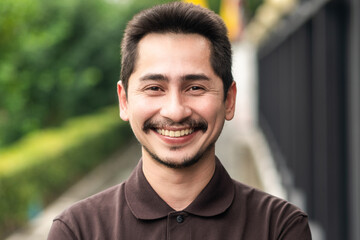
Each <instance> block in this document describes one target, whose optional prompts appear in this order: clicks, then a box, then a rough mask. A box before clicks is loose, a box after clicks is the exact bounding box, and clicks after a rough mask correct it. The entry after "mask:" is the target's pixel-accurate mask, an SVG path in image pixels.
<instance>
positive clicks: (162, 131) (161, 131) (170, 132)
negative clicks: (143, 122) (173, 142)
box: [156, 128, 194, 138]
mask: <svg viewBox="0 0 360 240" xmlns="http://www.w3.org/2000/svg"><path fill="white" fill-rule="evenodd" d="M156 132H157V133H158V134H160V135H163V136H167V137H175V138H176V137H183V136H187V135H189V134H192V133H193V132H194V129H193V128H187V129H182V130H176V131H173V130H167V129H156Z"/></svg>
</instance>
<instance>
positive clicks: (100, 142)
mask: <svg viewBox="0 0 360 240" xmlns="http://www.w3.org/2000/svg"><path fill="white" fill-rule="evenodd" d="M131 136H132V132H131V129H130V127H129V125H128V124H127V123H124V122H121V121H120V119H119V116H118V107H110V108H106V109H104V110H102V111H100V112H98V113H96V114H93V115H89V116H83V117H77V118H75V119H72V120H69V121H67V122H66V123H65V124H64V125H63V126H62V127H60V128H55V129H48V130H46V131H42V132H37V133H33V134H30V135H29V136H27V137H25V138H23V139H22V140H21V141H19V142H17V143H16V144H13V145H12V146H11V147H8V148H6V149H3V150H2V151H1V152H0V159H1V161H0V213H1V214H0V233H1V234H0V238H1V237H2V236H1V235H2V234H6V233H8V232H10V231H12V230H14V229H16V228H17V227H19V226H21V225H23V224H24V223H25V222H26V221H27V220H28V218H29V217H31V215H34V214H35V213H36V211H37V209H39V208H41V207H42V206H44V205H46V204H48V203H49V202H50V201H51V200H53V199H54V198H55V197H57V196H58V195H59V194H60V193H61V192H62V191H63V190H64V189H66V188H67V187H68V186H69V185H71V184H72V183H73V182H74V181H75V180H77V179H79V178H80V177H81V176H82V175H84V174H85V173H86V172H88V171H89V170H90V169H92V168H93V167H94V166H96V165H97V164H99V163H100V162H101V161H102V160H103V159H104V158H105V157H106V156H107V155H109V153H111V152H113V151H114V150H115V149H117V148H119V147H122V146H124V145H126V143H127V142H128V139H129V138H131Z"/></svg>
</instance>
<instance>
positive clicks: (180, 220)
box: [176, 215, 184, 223]
mask: <svg viewBox="0 0 360 240" xmlns="http://www.w3.org/2000/svg"><path fill="white" fill-rule="evenodd" d="M176 221H177V222H178V223H182V222H184V217H183V216H182V215H178V216H177V217H176Z"/></svg>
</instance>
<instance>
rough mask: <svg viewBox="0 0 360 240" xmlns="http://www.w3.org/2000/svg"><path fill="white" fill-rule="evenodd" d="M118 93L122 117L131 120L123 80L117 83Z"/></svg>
mask: <svg viewBox="0 0 360 240" xmlns="http://www.w3.org/2000/svg"><path fill="white" fill-rule="evenodd" d="M117 94H118V99H119V110H120V118H121V119H122V120H124V121H129V117H128V113H127V98H126V92H125V89H124V87H123V85H122V83H121V81H119V82H118V83H117Z"/></svg>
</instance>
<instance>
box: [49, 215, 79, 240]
mask: <svg viewBox="0 0 360 240" xmlns="http://www.w3.org/2000/svg"><path fill="white" fill-rule="evenodd" d="M47 240H77V238H76V237H75V235H74V233H73V232H72V231H71V230H70V229H69V227H68V226H67V225H66V224H65V223H64V222H62V221H61V220H58V219H55V220H54V221H53V224H52V226H51V229H50V232H49V235H48V238H47Z"/></svg>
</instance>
